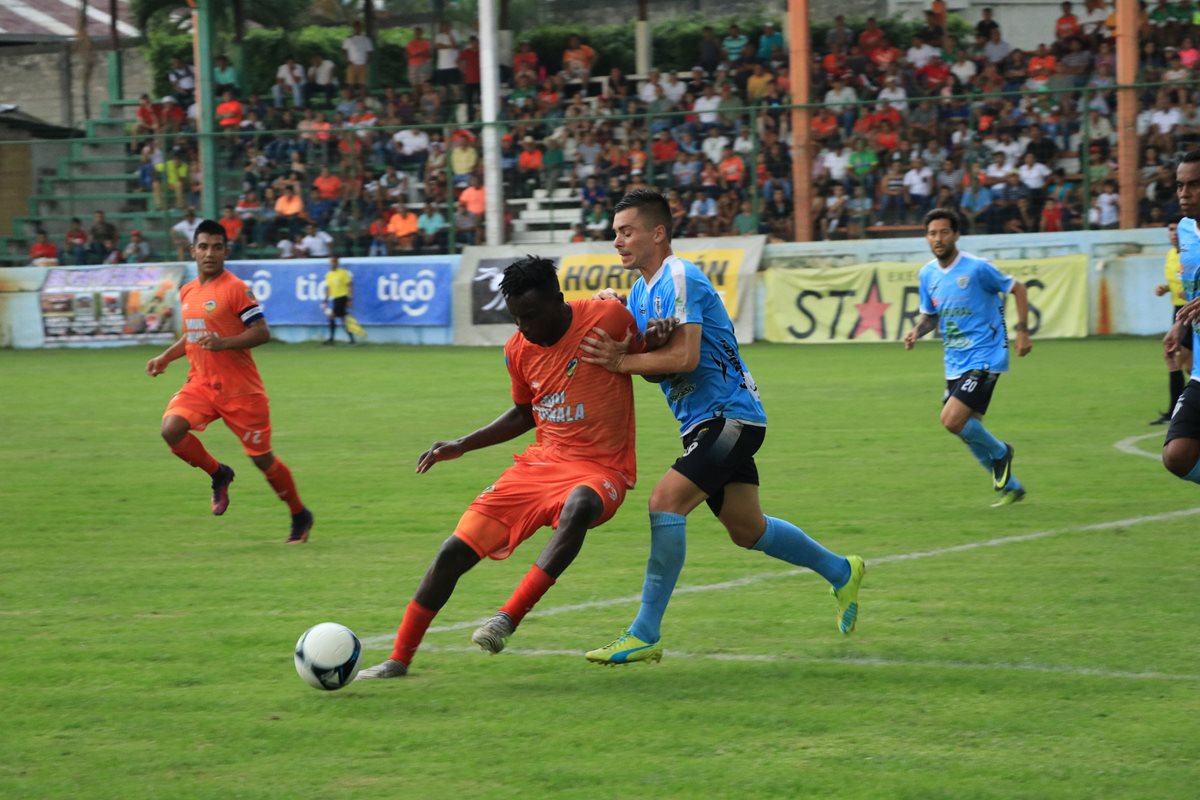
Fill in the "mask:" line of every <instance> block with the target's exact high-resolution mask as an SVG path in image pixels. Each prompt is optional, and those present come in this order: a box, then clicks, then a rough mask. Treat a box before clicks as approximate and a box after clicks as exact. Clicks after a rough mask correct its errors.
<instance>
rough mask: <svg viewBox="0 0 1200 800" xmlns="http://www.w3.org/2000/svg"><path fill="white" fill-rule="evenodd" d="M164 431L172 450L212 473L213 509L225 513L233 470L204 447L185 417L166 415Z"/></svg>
mask: <svg viewBox="0 0 1200 800" xmlns="http://www.w3.org/2000/svg"><path fill="white" fill-rule="evenodd" d="M161 433H162V438H163V441H165V442H166V443H167V446H168V447H170V448H171V452H172V453H174V454H175V455H176V456H178V457H179V458H180V459H181V460H183V461H184V462H185V463H187V464H191V465H192V466H193V467H197V468H199V469H202V470H204V471H205V472H207V473H208V474H209V475H210V476H211V477H212V513H213V514H214V515H216V516H218V517H219V516H221V515H222V514H224V513H225V510H226V509H227V508H229V484H231V483H233V470H232V469H230V468H229V467H228V466H226V465H225V464H222V463H220V462H219V461H217V460H216V459H215V458H213V457H212V455H211V454H210V453H209V452H208V451H207V450H205V449H204V445H203V444H201V442H200V440H199V439H197V438H196V437H195V436H194V435H193V434H192V433H191V423H189V422H188V421H187V420H186V419H184V418H183V417H180V416H176V415H174V414H172V415H170V416H166V417H163V421H162V431H161Z"/></svg>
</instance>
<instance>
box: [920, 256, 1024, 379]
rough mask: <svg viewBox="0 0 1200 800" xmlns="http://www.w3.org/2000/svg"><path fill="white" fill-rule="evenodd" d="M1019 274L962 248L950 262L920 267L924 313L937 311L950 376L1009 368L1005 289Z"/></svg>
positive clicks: (1011, 285)
mask: <svg viewBox="0 0 1200 800" xmlns="http://www.w3.org/2000/svg"><path fill="white" fill-rule="evenodd" d="M1015 282H1016V280H1015V279H1014V278H1013V277H1012V276H1011V275H1005V274H1004V273H1003V272H1001V271H1000V270H998V269H996V267H995V266H994V265H993V264H992V262H990V261H988V260H987V259H986V258H980V257H978V256H973V255H971V254H970V253H964V252H962V251H961V250H960V251H959V253H958V257H957V258H956V259H954V263H952V264H951V265H950V266H949V267H947V268H943V267H942V266H941V265H940V264H938V262H937V259H934V260H933V261H930V262H929V263H928V264H926V265H925V266H923V267H921V274H920V284H921V313H922V314H936V315H937V317H938V326H939V330H940V331H941V334H942V343H943V345H944V346H945V350H946V357H945V361H946V379H947V380H951V379H954V378H957V377H959V376H960V375H962V374H963V373H966V372H970V371H971V370H973V369H982V370H986V371H988V372H1007V371H1008V329H1007V328H1006V327H1005V325H1004V294H1005V293H1007V292H1009V291H1010V290H1011V289H1012V287H1013V284H1014V283H1015Z"/></svg>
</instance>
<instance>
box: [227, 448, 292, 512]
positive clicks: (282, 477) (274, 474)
mask: <svg viewBox="0 0 1200 800" xmlns="http://www.w3.org/2000/svg"><path fill="white" fill-rule="evenodd" d="M213 463H216V462H213ZM214 469H215V467H214ZM263 474H264V475H266V476H267V483H269V484H271V488H272V489H274V490H275V494H276V495H277V496H278V497H279V499H280V500H282V501H283V502H285V503H287V506H288V511H291V512H292V513H293V514H299V513H300V512H301V511H303V510H304V503H302V502H300V494H299V493H298V492H297V491H296V482H295V481H293V480H292V471H291V470H290V469H288V468H287V464H284V463H283V462H282V461H280V460H279V459H278V458H277V459H275V463H273V464H272V465H271V466H270V468H268V469H267V471H266V472H264V473H263Z"/></svg>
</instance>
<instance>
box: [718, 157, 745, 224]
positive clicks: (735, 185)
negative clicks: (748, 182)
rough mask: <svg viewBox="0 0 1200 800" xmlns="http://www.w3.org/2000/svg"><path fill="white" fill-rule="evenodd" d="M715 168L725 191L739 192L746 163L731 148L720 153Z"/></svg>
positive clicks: (743, 178)
mask: <svg viewBox="0 0 1200 800" xmlns="http://www.w3.org/2000/svg"><path fill="white" fill-rule="evenodd" d="M717 168H718V169H719V170H720V171H721V184H722V185H723V186H724V187H725V188H726V189H737V190H738V191H741V189H742V182H743V181H744V180H745V179H746V162H745V161H742V157H741V156H739V155H737V154H736V153H734V152H733V148H732V147H729V146H726V147H725V148H724V149H723V150H722V151H721V163H720V164H719V165H718V167H717ZM734 213H736V211H735V212H734Z"/></svg>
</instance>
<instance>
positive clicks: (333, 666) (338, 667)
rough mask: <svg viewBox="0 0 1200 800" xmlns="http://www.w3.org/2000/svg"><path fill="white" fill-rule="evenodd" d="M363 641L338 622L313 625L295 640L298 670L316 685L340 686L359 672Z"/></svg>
mask: <svg viewBox="0 0 1200 800" xmlns="http://www.w3.org/2000/svg"><path fill="white" fill-rule="evenodd" d="M361 658H362V642H360V641H359V640H358V637H357V636H355V635H354V631H352V630H350V629H349V628H347V627H346V626H345V625H339V624H337V623H336V622H322V623H321V624H319V625H313V626H312V627H311V628H309V629H308V630H306V631H305V632H304V635H303V636H301V637H300V641H298V642H296V672H298V673H300V677H301V678H303V679H304V682H305V683H307V684H308V685H309V686H311V687H313V688H314V689H325V690H328V691H332V690H334V689H340V688H342V687H343V686H345V685H346V684H347V683H350V681H352V680H354V676H355V675H357V674H358V662H359V660H360V659H361Z"/></svg>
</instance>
